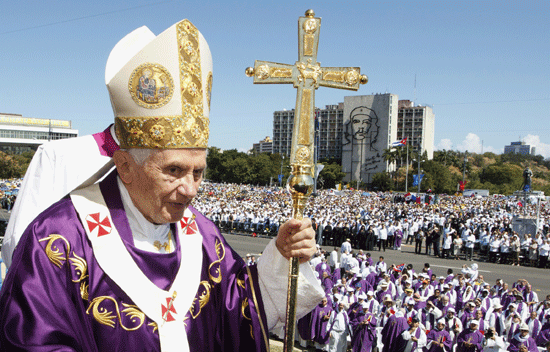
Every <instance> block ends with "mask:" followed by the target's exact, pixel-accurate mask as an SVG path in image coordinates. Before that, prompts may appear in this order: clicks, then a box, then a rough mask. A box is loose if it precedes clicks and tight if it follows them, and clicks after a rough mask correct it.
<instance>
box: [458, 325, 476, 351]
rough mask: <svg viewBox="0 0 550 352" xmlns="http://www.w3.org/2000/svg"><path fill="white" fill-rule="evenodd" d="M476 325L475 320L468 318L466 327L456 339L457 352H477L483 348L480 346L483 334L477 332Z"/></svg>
mask: <svg viewBox="0 0 550 352" xmlns="http://www.w3.org/2000/svg"><path fill="white" fill-rule="evenodd" d="M477 327H478V322H477V321H476V320H470V322H469V326H468V328H466V329H464V330H463V331H462V332H461V333H460V334H458V338H457V339H456V342H457V346H456V350H457V352H474V351H475V352H479V351H481V350H482V349H483V347H482V346H481V342H482V341H483V335H482V334H481V333H480V332H479V330H478V329H477Z"/></svg>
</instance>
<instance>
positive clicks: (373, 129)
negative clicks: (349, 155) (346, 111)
mask: <svg viewBox="0 0 550 352" xmlns="http://www.w3.org/2000/svg"><path fill="white" fill-rule="evenodd" d="M379 130H380V125H379V119H378V116H377V115H376V112H375V111H374V110H372V109H370V108H368V107H366V106H358V107H356V108H355V109H353V110H352V111H351V113H350V118H349V121H348V123H347V124H346V131H345V133H344V138H345V141H344V145H346V144H349V143H351V142H352V141H353V144H364V145H366V146H367V147H368V148H369V150H371V151H378V149H376V147H375V144H376V141H377V140H378V133H379Z"/></svg>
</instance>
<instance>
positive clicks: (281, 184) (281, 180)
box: [279, 155, 285, 187]
mask: <svg viewBox="0 0 550 352" xmlns="http://www.w3.org/2000/svg"><path fill="white" fill-rule="evenodd" d="M284 160H285V156H284V155H281V173H280V174H279V175H281V179H280V181H279V187H283V161H284Z"/></svg>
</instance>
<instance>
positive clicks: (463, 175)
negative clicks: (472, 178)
mask: <svg viewBox="0 0 550 352" xmlns="http://www.w3.org/2000/svg"><path fill="white" fill-rule="evenodd" d="M467 155H468V151H466V152H464V166H463V167H462V187H463V188H466V185H465V184H464V181H466V163H467V162H468V158H467V157H466V156H467ZM462 195H464V190H462Z"/></svg>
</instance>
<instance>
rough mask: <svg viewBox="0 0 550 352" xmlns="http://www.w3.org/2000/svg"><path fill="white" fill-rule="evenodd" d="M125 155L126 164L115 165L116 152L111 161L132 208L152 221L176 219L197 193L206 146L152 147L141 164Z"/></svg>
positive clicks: (204, 166)
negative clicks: (115, 167)
mask: <svg viewBox="0 0 550 352" xmlns="http://www.w3.org/2000/svg"><path fill="white" fill-rule="evenodd" d="M120 153H126V154H128V153H127V152H124V151H120ZM128 157H129V159H128V160H129V161H128V164H127V167H124V166H119V164H118V163H117V158H116V154H115V163H117V171H118V172H119V175H120V176H121V179H122V181H123V182H124V184H125V186H126V188H127V189H128V193H129V194H130V198H131V199H132V202H133V203H134V205H135V206H136V208H138V210H139V211H140V212H141V213H142V214H143V215H144V216H145V218H146V219H147V220H148V221H150V222H152V223H154V224H166V223H172V222H176V221H178V220H180V219H181V218H182V217H183V212H184V211H185V209H187V207H188V206H189V205H190V204H191V201H192V200H193V198H194V197H195V196H196V195H197V191H198V189H199V185H200V183H201V181H202V174H203V171H204V169H205V168H206V150H205V149H166V150H159V151H154V152H153V153H152V154H151V155H150V156H149V157H148V158H147V159H146V160H145V161H144V162H143V165H139V164H137V163H136V162H135V161H134V159H133V158H132V156H131V155H129V154H128Z"/></svg>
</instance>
